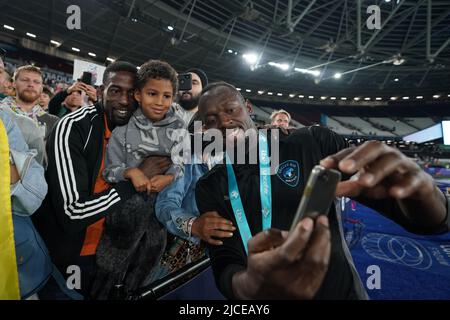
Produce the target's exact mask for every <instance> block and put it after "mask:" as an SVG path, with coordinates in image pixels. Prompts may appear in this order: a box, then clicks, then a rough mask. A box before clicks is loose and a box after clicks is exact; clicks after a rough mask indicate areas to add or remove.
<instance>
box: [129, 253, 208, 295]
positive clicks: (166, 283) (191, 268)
mask: <svg viewBox="0 0 450 320" xmlns="http://www.w3.org/2000/svg"><path fill="white" fill-rule="evenodd" d="M209 265H210V260H209V257H207V256H205V257H203V258H201V259H199V260H197V261H195V262H192V263H190V264H188V265H186V266H184V267H183V268H181V269H180V270H178V271H176V272H173V273H171V274H169V275H168V276H166V277H164V278H162V279H159V280H157V281H155V282H153V283H152V284H151V285H149V286H147V287H144V288H142V289H140V290H138V291H137V292H136V293H135V294H133V295H131V296H130V297H128V298H127V299H129V300H158V299H160V298H162V297H164V296H165V295H167V294H169V293H170V292H172V291H174V290H176V289H178V288H179V287H181V286H182V285H184V284H186V283H187V282H189V281H190V280H192V279H193V278H195V277H196V276H197V275H199V274H200V273H202V272H203V271H204V270H206V269H207V268H208V267H209Z"/></svg>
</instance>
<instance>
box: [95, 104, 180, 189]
mask: <svg viewBox="0 0 450 320" xmlns="http://www.w3.org/2000/svg"><path fill="white" fill-rule="evenodd" d="M186 126H187V125H186V124H185V122H184V121H183V120H182V119H181V118H180V117H179V116H178V115H177V114H176V113H175V110H174V108H173V106H172V107H170V109H169V110H168V111H167V113H166V115H165V117H164V119H162V120H160V121H158V122H152V121H151V120H149V119H148V118H147V117H146V116H145V115H144V114H143V113H142V110H141V108H139V109H137V110H136V111H135V112H134V114H133V115H132V117H131V119H130V121H129V122H128V124H126V125H124V126H121V127H117V128H115V129H114V130H113V132H112V135H111V138H110V139H109V143H108V147H107V150H106V158H105V170H104V171H103V177H104V178H105V180H106V181H107V182H109V183H117V182H119V181H123V180H125V178H124V177H123V173H124V171H125V170H126V169H128V168H135V167H138V166H139V165H140V164H141V162H142V161H143V160H144V159H145V158H147V157H149V156H170V157H171V159H172V162H173V164H172V166H171V167H170V168H169V170H168V171H167V172H166V174H172V175H174V177H175V178H177V177H179V176H181V175H182V174H183V164H182V157H181V156H179V151H180V148H181V146H182V140H183V138H184V133H186V134H187V131H186Z"/></svg>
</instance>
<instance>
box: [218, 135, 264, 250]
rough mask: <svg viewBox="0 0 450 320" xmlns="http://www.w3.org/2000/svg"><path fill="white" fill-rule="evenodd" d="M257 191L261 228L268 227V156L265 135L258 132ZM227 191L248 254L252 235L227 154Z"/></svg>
mask: <svg viewBox="0 0 450 320" xmlns="http://www.w3.org/2000/svg"><path fill="white" fill-rule="evenodd" d="M258 139H259V192H260V196H261V213H262V228H263V230H267V229H270V227H271V225H272V186H271V182H270V158H269V147H268V143H267V137H266V136H265V135H264V134H263V133H262V132H259V137H258ZM226 164H227V175H228V193H229V196H230V201H231V207H232V209H233V213H234V217H235V218H236V222H237V224H238V229H239V233H240V235H241V239H242V242H243V243H244V248H245V252H246V253H247V254H248V247H247V243H248V241H249V240H250V238H251V237H252V233H251V231H250V227H249V225H248V222H247V218H246V216H245V211H244V206H243V205H242V201H241V196H240V193H239V188H238V184H237V181H236V176H235V174H234V170H233V166H232V165H231V161H230V158H229V157H228V154H227V156H226Z"/></svg>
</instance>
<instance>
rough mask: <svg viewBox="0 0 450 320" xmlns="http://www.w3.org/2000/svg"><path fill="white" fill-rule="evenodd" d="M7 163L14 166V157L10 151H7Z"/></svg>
mask: <svg viewBox="0 0 450 320" xmlns="http://www.w3.org/2000/svg"><path fill="white" fill-rule="evenodd" d="M9 164H10V165H12V166H14V165H15V164H16V163H15V162H14V158H13V156H12V154H11V152H10V153H9Z"/></svg>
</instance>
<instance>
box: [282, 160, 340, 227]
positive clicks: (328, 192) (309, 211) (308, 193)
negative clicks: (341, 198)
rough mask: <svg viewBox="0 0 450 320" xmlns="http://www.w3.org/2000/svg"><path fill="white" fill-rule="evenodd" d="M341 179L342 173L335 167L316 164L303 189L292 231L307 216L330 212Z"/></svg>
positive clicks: (312, 216) (313, 216) (314, 216)
mask: <svg viewBox="0 0 450 320" xmlns="http://www.w3.org/2000/svg"><path fill="white" fill-rule="evenodd" d="M339 181H341V173H340V172H339V171H336V170H333V169H325V168H324V167H322V166H315V167H314V168H313V170H312V171H311V175H310V176H309V179H308V182H307V184H306V186H305V189H304V191H303V197H302V199H301V200H300V204H299V206H298V209H297V212H296V214H295V217H294V220H293V221H292V225H291V231H292V229H293V228H294V227H295V226H296V225H297V223H298V222H299V221H300V220H302V219H303V218H305V217H311V218H313V219H315V218H316V217H317V214H325V215H327V214H328V211H329V210H330V206H331V204H332V202H333V200H334V198H335V194H336V187H337V184H338V183H339Z"/></svg>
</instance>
